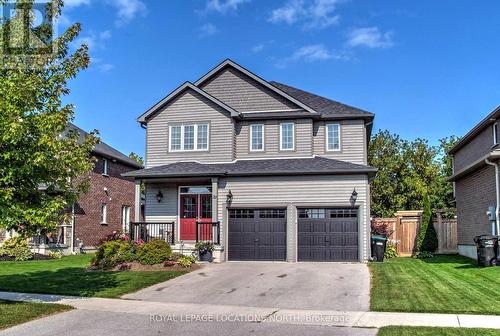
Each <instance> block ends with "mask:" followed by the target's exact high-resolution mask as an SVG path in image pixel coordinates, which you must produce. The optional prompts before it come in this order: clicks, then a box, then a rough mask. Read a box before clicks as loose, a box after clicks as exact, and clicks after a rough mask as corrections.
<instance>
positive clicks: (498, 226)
mask: <svg viewBox="0 0 500 336" xmlns="http://www.w3.org/2000/svg"><path fill="white" fill-rule="evenodd" d="M484 162H486V164H489V165H490V166H494V167H495V193H496V200H497V204H496V209H495V222H496V223H495V232H494V234H497V235H498V234H500V212H499V210H500V198H499V195H498V193H499V191H498V190H499V181H498V171H499V169H498V163H494V162H491V161H490V160H489V159H485V160H484Z"/></svg>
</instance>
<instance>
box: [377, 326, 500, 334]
mask: <svg viewBox="0 0 500 336" xmlns="http://www.w3.org/2000/svg"><path fill="white" fill-rule="evenodd" d="M477 335H481V336H500V330H495V329H468V328H430V327H383V328H381V329H380V331H379V332H378V334H377V336H477Z"/></svg>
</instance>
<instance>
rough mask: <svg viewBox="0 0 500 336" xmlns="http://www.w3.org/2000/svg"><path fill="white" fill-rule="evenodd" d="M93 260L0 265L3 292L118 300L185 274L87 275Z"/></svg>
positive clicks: (77, 258)
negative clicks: (97, 297)
mask: <svg viewBox="0 0 500 336" xmlns="http://www.w3.org/2000/svg"><path fill="white" fill-rule="evenodd" d="M91 257H92V256H91V255H77V256H68V257H64V258H62V259H57V260H39V261H24V262H0V291H15V292H26V293H49V294H62V295H77V296H99V297H107V298H116V297H120V296H122V295H124V294H126V293H131V292H135V291H137V290H139V289H141V288H144V287H148V286H151V285H154V284H156V283H158V282H162V281H166V280H169V279H172V278H175V277H177V276H179V275H182V274H185V273H186V272H177V271H161V272H131V271H125V272H100V271H88V270H87V267H88V265H89V262H90V259H91Z"/></svg>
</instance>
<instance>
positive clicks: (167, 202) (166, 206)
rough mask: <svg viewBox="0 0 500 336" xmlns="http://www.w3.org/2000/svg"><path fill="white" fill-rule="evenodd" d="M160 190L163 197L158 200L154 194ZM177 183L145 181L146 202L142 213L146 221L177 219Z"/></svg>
mask: <svg viewBox="0 0 500 336" xmlns="http://www.w3.org/2000/svg"><path fill="white" fill-rule="evenodd" d="M160 190H161V193H162V194H163V199H162V201H161V202H158V200H157V199H156V195H157V194H158V191H160ZM177 203H178V193H177V185H175V184H164V183H163V184H162V183H146V204H145V208H144V214H145V218H146V222H165V221H166V222H170V221H175V222H176V221H177V212H178V205H177Z"/></svg>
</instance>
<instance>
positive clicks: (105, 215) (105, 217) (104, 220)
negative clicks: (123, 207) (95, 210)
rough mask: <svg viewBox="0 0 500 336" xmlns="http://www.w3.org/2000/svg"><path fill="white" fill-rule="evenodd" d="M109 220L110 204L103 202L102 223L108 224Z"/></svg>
mask: <svg viewBox="0 0 500 336" xmlns="http://www.w3.org/2000/svg"><path fill="white" fill-rule="evenodd" d="M107 222H108V205H107V204H106V203H102V204H101V224H106V223H107Z"/></svg>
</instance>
